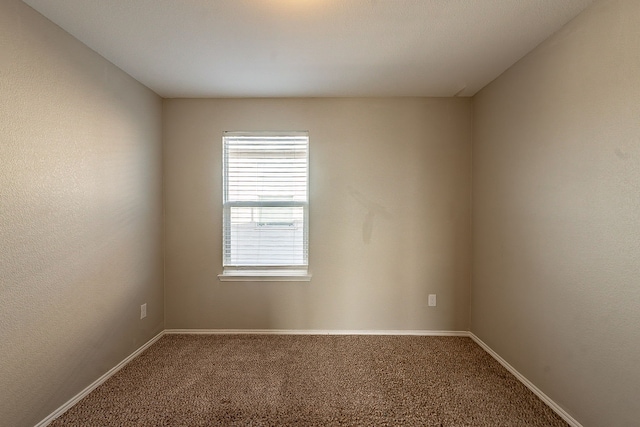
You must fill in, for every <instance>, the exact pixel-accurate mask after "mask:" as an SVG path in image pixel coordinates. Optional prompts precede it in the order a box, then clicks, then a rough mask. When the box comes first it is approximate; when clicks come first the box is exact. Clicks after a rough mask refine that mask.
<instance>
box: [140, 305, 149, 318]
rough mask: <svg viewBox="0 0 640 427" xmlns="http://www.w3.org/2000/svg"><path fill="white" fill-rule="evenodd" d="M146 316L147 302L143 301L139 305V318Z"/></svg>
mask: <svg viewBox="0 0 640 427" xmlns="http://www.w3.org/2000/svg"><path fill="white" fill-rule="evenodd" d="M145 317H147V303H146V302H145V303H144V304H142V305H141V306H140V319H144V318H145Z"/></svg>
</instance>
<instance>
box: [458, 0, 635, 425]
mask: <svg viewBox="0 0 640 427" xmlns="http://www.w3.org/2000/svg"><path fill="white" fill-rule="evenodd" d="M474 107H475V121H474V153H473V174H474V175H473V179H474V181H473V199H474V202H473V219H474V222H473V226H474V237H473V269H474V274H473V282H472V300H471V301H472V302H471V307H472V309H471V313H472V314H471V329H472V331H473V332H474V333H475V334H477V335H478V336H479V337H480V338H481V339H482V340H484V341H485V342H486V343H487V344H489V345H490V346H491V347H492V348H493V349H495V350H496V351H497V352H498V353H499V354H500V355H501V356H502V357H504V358H505V359H506V360H507V361H508V362H509V363H511V364H512V365H513V366H514V367H515V368H516V369H518V370H519V371H520V372H521V373H522V374H524V375H525V376H526V377H527V378H529V379H530V380H531V381H533V383H535V384H536V385H537V386H538V387H540V388H541V389H542V390H543V391H544V392H545V393H546V394H547V395H549V396H550V397H551V398H552V399H554V400H555V401H556V402H557V403H558V404H560V405H561V406H563V407H564V408H565V409H566V410H567V411H568V412H569V413H570V414H572V415H573V416H574V417H575V418H576V419H577V420H578V421H580V422H581V423H583V425H584V426H631V425H638V422H639V421H638V420H640V406H639V405H638V397H639V396H640V364H639V363H638V362H640V333H638V330H639V329H638V328H639V325H640V244H639V242H640V2H638V1H637V0H621V1H618V0H614V1H601V2H598V3H596V4H595V5H594V6H593V7H591V8H590V9H588V10H587V11H586V12H585V13H583V14H582V15H580V16H579V17H578V18H577V19H575V20H574V21H573V22H571V23H570V24H568V25H567V26H566V27H565V28H564V29H563V30H562V31H561V32H560V33H558V34H556V35H555V36H553V37H552V38H551V39H549V40H547V41H546V42H545V43H544V44H543V45H541V46H540V47H539V48H537V49H536V50H535V51H533V52H532V53H530V54H529V55H528V56H526V57H525V58H524V59H523V60H521V61H520V62H519V63H518V64H517V65H516V66H514V67H513V68H511V69H510V70H508V71H507V72H506V73H505V74H504V75H502V76H501V77H500V78H498V79H497V80H496V81H494V82H493V83H492V84H491V85H489V86H488V87H487V88H485V89H484V90H482V92H481V93H480V94H478V95H477V96H476V98H475V105H474Z"/></svg>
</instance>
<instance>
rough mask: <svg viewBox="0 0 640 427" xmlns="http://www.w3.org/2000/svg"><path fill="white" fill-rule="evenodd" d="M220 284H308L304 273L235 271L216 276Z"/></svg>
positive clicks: (308, 279) (306, 274)
mask: <svg viewBox="0 0 640 427" xmlns="http://www.w3.org/2000/svg"><path fill="white" fill-rule="evenodd" d="M218 280H220V281H221V282H310V281H311V274H310V273H308V272H306V271H286V270H279V271H277V270H276V271H274V270H236V271H225V272H224V273H222V274H218Z"/></svg>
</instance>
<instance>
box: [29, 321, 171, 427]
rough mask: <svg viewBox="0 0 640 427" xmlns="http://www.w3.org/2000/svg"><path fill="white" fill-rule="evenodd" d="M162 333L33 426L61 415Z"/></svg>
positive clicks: (45, 424) (156, 339)
mask: <svg viewBox="0 0 640 427" xmlns="http://www.w3.org/2000/svg"><path fill="white" fill-rule="evenodd" d="M163 335H164V331H162V332H160V333H159V334H158V335H156V336H155V337H153V338H151V339H150V340H149V341H147V342H146V343H145V344H144V345H143V346H142V347H140V348H139V349H137V350H136V351H134V352H133V353H131V354H130V355H129V356H128V357H127V358H126V359H124V360H123V361H122V362H120V363H118V364H117V365H116V366H114V367H113V368H111V369H110V370H109V371H108V372H106V373H105V374H104V375H103V376H101V377H100V378H98V379H97V380H95V381H94V382H92V383H91V384H89V386H87V388H85V389H84V390H82V391H81V392H80V393H78V394H77V395H75V396H74V397H72V398H71V399H70V400H69V401H68V402H67V403H65V404H64V405H62V406H61V407H59V408H58V409H56V410H55V411H53V412H52V413H51V414H50V415H49V416H48V417H47V418H45V419H44V420H42V421H40V422H39V423H38V424H36V425H35V426H34V427H45V426H47V425H49V424H50V423H51V422H52V421H53V420H55V419H56V418H58V417H59V416H60V415H62V414H64V413H65V412H67V411H68V410H69V408H71V407H72V406H73V405H75V404H76V403H78V402H79V401H80V400H81V399H82V398H83V397H85V396H86V395H88V394H89V393H91V392H92V391H93V390H95V389H96V388H97V387H98V386H99V385H100V384H102V383H104V382H105V381H106V380H108V379H109V378H110V377H112V376H113V375H114V374H115V373H116V372H118V371H119V370H120V369H122V368H124V367H125V365H126V364H128V363H129V362H131V361H132V360H133V359H135V358H136V357H137V356H138V355H139V354H140V353H142V352H143V351H145V350H146V349H147V348H149V347H151V346H152V345H153V344H154V343H155V342H156V341H158V340H159V339H160V338H161V337H162V336H163Z"/></svg>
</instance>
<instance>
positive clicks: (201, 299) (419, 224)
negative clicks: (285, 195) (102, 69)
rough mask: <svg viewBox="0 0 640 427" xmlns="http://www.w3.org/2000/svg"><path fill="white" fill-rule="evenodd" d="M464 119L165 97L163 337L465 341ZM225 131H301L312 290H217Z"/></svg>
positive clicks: (454, 103)
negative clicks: (257, 334)
mask: <svg viewBox="0 0 640 427" xmlns="http://www.w3.org/2000/svg"><path fill="white" fill-rule="evenodd" d="M471 119H472V111H471V101H470V100H468V99H420V98H407V99H279V100H274V99H261V100H255V99H237V100H224V99H222V100H165V101H164V141H165V151H164V168H165V169H164V170H165V215H166V217H165V218H166V228H165V230H166V276H165V283H166V285H165V293H166V326H167V328H285V329H437V330H467V328H468V292H469V291H468V289H469V277H470V270H469V252H470V240H469V239H470V213H469V207H470V172H471V171H470V166H471V157H470V155H471ZM225 130H308V131H309V137H310V168H311V170H310V198H311V208H310V248H309V252H310V261H309V262H310V270H311V272H312V273H313V279H312V280H311V282H310V283H237V282H232V283H230V282H223V283H220V282H219V281H218V279H217V277H216V275H217V274H218V273H221V272H222V265H221V262H222V255H221V250H222V240H221V232H222V205H221V203H222V194H221V190H222V181H221V178H222V172H221V164H222V160H221V154H222V147H221V144H222V133H223V131H225ZM370 212H372V213H373V217H371V216H370V215H369V213H370ZM368 218H369V219H368ZM368 227H371V234H370V236H369V235H368V231H367V228H368ZM429 293H436V294H437V295H438V306H437V307H435V308H429V307H427V294H429Z"/></svg>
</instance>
